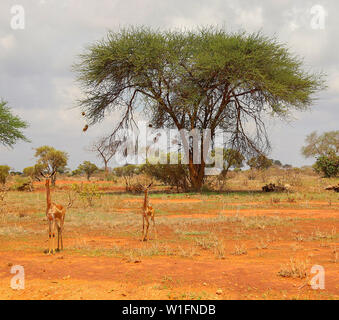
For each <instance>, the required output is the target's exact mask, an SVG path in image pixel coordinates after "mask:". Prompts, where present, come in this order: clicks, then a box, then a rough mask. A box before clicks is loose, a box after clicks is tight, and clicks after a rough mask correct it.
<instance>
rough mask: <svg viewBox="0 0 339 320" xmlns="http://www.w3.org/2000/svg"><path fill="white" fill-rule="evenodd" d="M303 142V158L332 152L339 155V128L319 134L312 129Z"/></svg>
mask: <svg viewBox="0 0 339 320" xmlns="http://www.w3.org/2000/svg"><path fill="white" fill-rule="evenodd" d="M305 143H306V145H305V146H304V147H302V149H301V152H302V154H303V156H304V157H305V158H310V157H317V156H327V155H330V154H332V153H334V154H336V155H339V130H337V131H328V132H324V133H323V134H320V135H318V133H317V132H316V131H314V132H312V133H310V134H309V135H308V136H307V137H306V139H305Z"/></svg>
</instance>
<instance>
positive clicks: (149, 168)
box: [141, 153, 190, 192]
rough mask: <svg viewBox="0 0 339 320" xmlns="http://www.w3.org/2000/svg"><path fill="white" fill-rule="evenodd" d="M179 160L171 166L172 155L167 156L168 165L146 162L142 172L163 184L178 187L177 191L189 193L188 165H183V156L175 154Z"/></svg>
mask: <svg viewBox="0 0 339 320" xmlns="http://www.w3.org/2000/svg"><path fill="white" fill-rule="evenodd" d="M173 155H174V156H175V157H177V158H178V163H177V164H170V157H171V154H170V153H168V154H167V164H160V163H158V164H151V163H150V162H149V161H147V162H146V164H144V165H143V166H142V167H141V168H142V172H144V173H146V174H147V175H149V176H151V177H153V178H155V179H157V180H159V181H161V182H162V183H163V184H165V185H168V186H172V187H176V188H177V191H178V192H179V190H180V189H181V190H183V191H187V190H188V188H189V186H190V181H189V179H190V176H189V170H188V165H185V164H182V163H181V155H180V154H179V155H178V154H177V153H173V154H172V156H173Z"/></svg>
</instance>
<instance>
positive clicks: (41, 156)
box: [35, 146, 68, 185]
mask: <svg viewBox="0 0 339 320" xmlns="http://www.w3.org/2000/svg"><path fill="white" fill-rule="evenodd" d="M35 157H36V158H37V159H38V160H37V165H38V168H41V171H45V172H46V173H48V174H51V173H53V172H58V171H63V170H65V167H66V165H67V161H68V154H67V153H66V152H64V151H60V150H56V149H55V148H53V147H50V146H42V147H39V148H36V149H35ZM55 181H56V174H54V175H53V176H52V185H55Z"/></svg>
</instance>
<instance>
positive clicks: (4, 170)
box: [0, 166, 11, 184]
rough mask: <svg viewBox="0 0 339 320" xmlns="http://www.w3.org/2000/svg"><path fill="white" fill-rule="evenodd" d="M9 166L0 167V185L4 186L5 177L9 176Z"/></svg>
mask: <svg viewBox="0 0 339 320" xmlns="http://www.w3.org/2000/svg"><path fill="white" fill-rule="evenodd" d="M10 169H11V168H10V167H9V166H0V183H1V184H5V183H6V180H7V177H8V176H9V170H10Z"/></svg>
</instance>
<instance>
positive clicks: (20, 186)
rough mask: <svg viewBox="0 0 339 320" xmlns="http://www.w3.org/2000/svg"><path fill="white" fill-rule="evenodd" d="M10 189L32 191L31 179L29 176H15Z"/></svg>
mask: <svg viewBox="0 0 339 320" xmlns="http://www.w3.org/2000/svg"><path fill="white" fill-rule="evenodd" d="M11 189H12V190H15V191H33V183H32V179H31V178H30V177H15V181H14V184H13V185H12V186H11Z"/></svg>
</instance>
